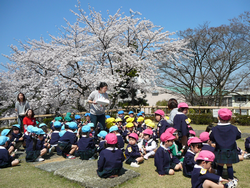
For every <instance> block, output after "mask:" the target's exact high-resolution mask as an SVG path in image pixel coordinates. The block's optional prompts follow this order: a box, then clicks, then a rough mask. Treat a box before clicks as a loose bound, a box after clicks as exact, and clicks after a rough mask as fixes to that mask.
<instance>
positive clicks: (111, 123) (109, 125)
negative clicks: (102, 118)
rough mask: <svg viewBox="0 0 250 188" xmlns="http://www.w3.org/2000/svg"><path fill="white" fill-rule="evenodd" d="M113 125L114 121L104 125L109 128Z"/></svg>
mask: <svg viewBox="0 0 250 188" xmlns="http://www.w3.org/2000/svg"><path fill="white" fill-rule="evenodd" d="M114 125H115V123H113V122H109V123H107V124H106V127H107V128H108V129H109V128H110V127H112V126H114Z"/></svg>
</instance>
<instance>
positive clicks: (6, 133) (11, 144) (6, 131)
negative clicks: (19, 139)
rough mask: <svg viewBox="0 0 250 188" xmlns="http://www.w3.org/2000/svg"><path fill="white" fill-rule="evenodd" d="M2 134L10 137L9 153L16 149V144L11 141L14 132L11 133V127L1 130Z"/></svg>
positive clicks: (7, 146)
mask: <svg viewBox="0 0 250 188" xmlns="http://www.w3.org/2000/svg"><path fill="white" fill-rule="evenodd" d="M1 136H6V137H8V138H9V139H8V141H7V145H6V149H7V150H8V152H9V154H11V153H12V152H13V151H14V149H15V148H14V144H13V143H12V142H11V139H12V134H11V129H4V130H2V132H1Z"/></svg>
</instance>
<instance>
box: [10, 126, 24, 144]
mask: <svg viewBox="0 0 250 188" xmlns="http://www.w3.org/2000/svg"><path fill="white" fill-rule="evenodd" d="M11 134H12V137H11V139H10V142H11V143H12V144H13V145H14V148H15V149H19V147H20V146H21V145H22V144H23V137H22V136H23V134H22V133H21V129H20V125H19V124H15V125H12V131H11Z"/></svg>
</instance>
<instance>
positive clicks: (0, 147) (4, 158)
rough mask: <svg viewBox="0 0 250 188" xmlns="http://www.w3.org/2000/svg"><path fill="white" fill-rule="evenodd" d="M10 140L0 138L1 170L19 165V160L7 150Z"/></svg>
mask: <svg viewBox="0 0 250 188" xmlns="http://www.w3.org/2000/svg"><path fill="white" fill-rule="evenodd" d="M8 140H9V138H8V137H6V136H0V168H5V167H11V166H16V165H18V164H19V160H17V159H16V160H14V158H13V156H14V154H13V155H12V156H11V155H10V154H9V152H8V150H7V149H6V148H5V146H6V145H7V141H8Z"/></svg>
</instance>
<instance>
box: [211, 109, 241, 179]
mask: <svg viewBox="0 0 250 188" xmlns="http://www.w3.org/2000/svg"><path fill="white" fill-rule="evenodd" d="M231 117H232V112H231V111H230V110H229V109H227V108H222V109H220V110H219V111H218V120H219V123H218V125H217V126H215V127H213V128H212V131H211V133H210V140H211V141H214V142H215V144H216V147H215V152H214V153H215V159H216V162H217V163H218V165H217V172H218V175H219V176H221V175H222V172H223V166H224V164H227V172H228V178H229V179H231V180H232V179H233V178H234V176H233V166H232V164H233V163H238V162H239V157H238V153H237V144H236V140H237V139H239V138H241V132H240V131H239V130H238V128H237V127H235V126H233V125H231V124H230V122H229V121H230V119H231Z"/></svg>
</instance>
